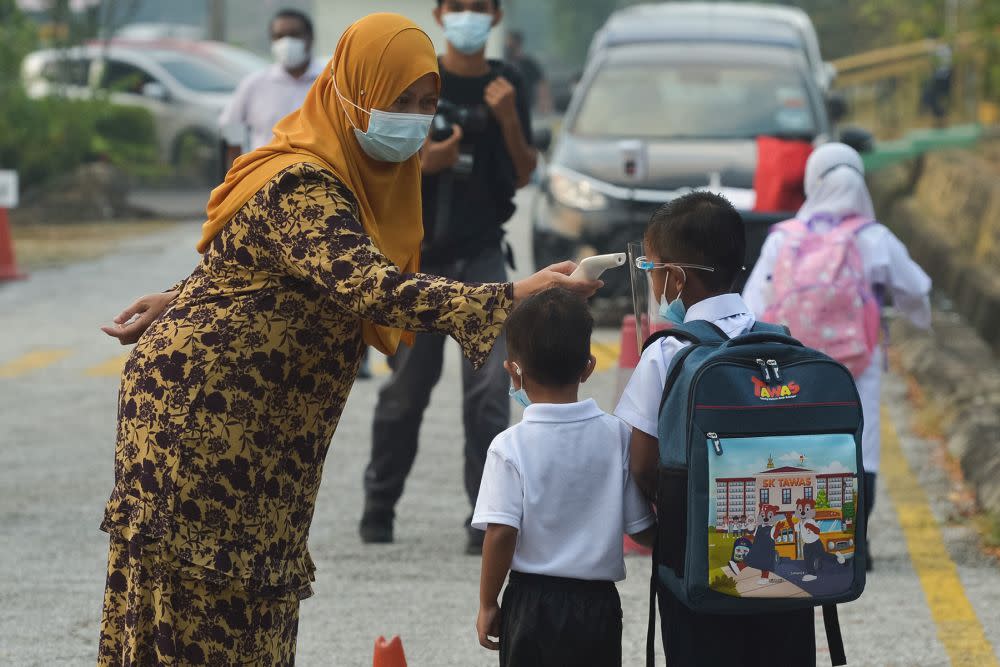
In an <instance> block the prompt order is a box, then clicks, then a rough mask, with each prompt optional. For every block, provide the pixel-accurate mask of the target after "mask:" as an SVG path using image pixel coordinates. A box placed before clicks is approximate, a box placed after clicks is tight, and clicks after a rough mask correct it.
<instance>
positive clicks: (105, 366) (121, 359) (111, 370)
mask: <svg viewBox="0 0 1000 667" xmlns="http://www.w3.org/2000/svg"><path fill="white" fill-rule="evenodd" d="M126 360H128V354H123V355H121V356H118V357H114V358H113V359H108V360H107V361H105V362H103V363H100V364H97V365H96V366H92V367H90V368H88V369H87V375H88V376H90V377H118V376H119V375H121V374H122V369H124V368H125V361H126Z"/></svg>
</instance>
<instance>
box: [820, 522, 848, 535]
mask: <svg viewBox="0 0 1000 667" xmlns="http://www.w3.org/2000/svg"><path fill="white" fill-rule="evenodd" d="M843 530H844V524H843V522H841V520H840V519H823V520H822V521H820V522H819V532H821V533H839V532H842V531H843Z"/></svg>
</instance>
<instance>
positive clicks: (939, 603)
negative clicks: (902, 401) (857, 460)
mask: <svg viewBox="0 0 1000 667" xmlns="http://www.w3.org/2000/svg"><path fill="white" fill-rule="evenodd" d="M882 461H883V463H882V473H881V475H882V477H883V478H884V479H885V480H886V485H887V488H888V489H889V494H890V495H891V496H892V501H893V505H894V506H895V507H896V513H897V514H898V515H899V523H900V526H902V528H903V534H904V535H905V536H906V545H907V548H908V549H909V552H910V560H911V561H912V563H913V569H914V570H915V571H916V573H917V576H918V577H919V579H920V585H921V586H922V587H923V589H924V596H925V597H926V598H927V606H928V607H929V608H930V611H931V617H932V618H933V619H934V623H935V624H936V625H937V629H938V639H939V640H940V641H941V643H942V644H943V645H944V648H945V651H947V653H948V657H949V658H950V659H951V664H952V665H970V666H972V665H975V666H976V667H990V666H996V665H998V663H997V657H996V654H995V653H994V652H993V647H992V646H991V645H990V642H989V641H988V640H987V639H986V635H985V633H984V632H983V626H982V624H981V623H980V622H979V618H978V617H977V616H976V611H975V609H973V607H972V603H970V602H969V598H968V597H966V595H965V589H964V588H963V587H962V581H961V579H959V578H958V569H957V568H956V566H955V563H954V561H952V560H951V556H950V555H949V554H948V550H947V548H945V546H944V539H943V538H942V536H941V529H940V527H939V526H938V523H937V521H936V520H935V519H934V515H933V513H932V512H931V508H930V504H929V503H928V501H927V495H926V494H925V493H924V490H923V488H922V487H921V486H920V482H919V481H918V480H917V477H916V475H914V473H913V471H912V470H911V469H910V466H909V465H908V464H907V462H906V459H905V458H904V457H903V449H902V447H901V445H900V444H899V436H898V434H897V433H896V427H895V425H894V424H893V423H892V420H891V419H890V418H889V414H888V412H887V411H886V410H884V409H883V411H882Z"/></svg>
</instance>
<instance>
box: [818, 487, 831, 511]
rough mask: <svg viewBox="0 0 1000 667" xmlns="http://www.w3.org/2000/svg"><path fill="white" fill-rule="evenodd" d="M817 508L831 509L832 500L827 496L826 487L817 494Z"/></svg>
mask: <svg viewBox="0 0 1000 667" xmlns="http://www.w3.org/2000/svg"><path fill="white" fill-rule="evenodd" d="M816 509H830V500H829V499H828V498H827V497H826V489H824V490H822V491H820V492H819V493H817V494H816Z"/></svg>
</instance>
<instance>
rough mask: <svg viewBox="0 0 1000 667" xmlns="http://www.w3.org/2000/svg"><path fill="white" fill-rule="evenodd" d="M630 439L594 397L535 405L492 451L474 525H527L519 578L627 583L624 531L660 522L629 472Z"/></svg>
mask: <svg viewBox="0 0 1000 667" xmlns="http://www.w3.org/2000/svg"><path fill="white" fill-rule="evenodd" d="M528 391H529V393H530V391H531V387H530V384H529V387H528ZM629 436H630V431H629V429H628V427H627V426H626V425H625V424H623V423H622V422H621V421H620V420H618V419H616V418H615V417H612V416H611V415H609V414H607V413H606V412H604V411H603V410H601V409H600V408H599V407H598V406H597V403H595V402H594V400H593V399H589V400H586V401H580V402H578V403H567V404H554V403H535V404H532V405H530V406H529V407H528V408H526V409H525V411H524V418H523V420H522V421H521V422H520V423H519V424H515V425H514V426H511V427H510V428H508V429H507V430H506V431H504V432H503V433H501V434H500V435H498V436H497V437H496V438H495V439H494V440H493V443H492V444H491V445H490V449H489V452H488V453H487V455H486V466H485V467H484V469H483V479H482V483H481V484H480V486H479V498H478V499H477V500H476V509H475V511H474V512H473V515H472V526H473V527H474V528H479V529H483V530H484V529H485V528H486V527H487V525H488V524H491V523H497V524H503V525H506V526H513V527H514V528H517V530H518V535H517V547H516V549H515V550H514V560H513V562H512V563H511V569H512V570H515V571H517V572H524V573H527V574H544V575H549V576H554V577H570V578H573V579H587V580H597V581H621V580H622V579H624V578H625V558H624V555H623V552H622V535H623V534H624V533H629V534H635V533H638V532H641V531H643V530H645V529H646V528H649V527H650V526H651V525H653V523H654V521H655V518H654V516H653V513H652V511H651V510H650V506H649V503H647V502H646V501H645V500H644V499H643V497H642V494H641V493H640V492H639V487H637V486H636V485H635V482H634V481H633V480H632V477H631V475H630V474H629Z"/></svg>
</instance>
